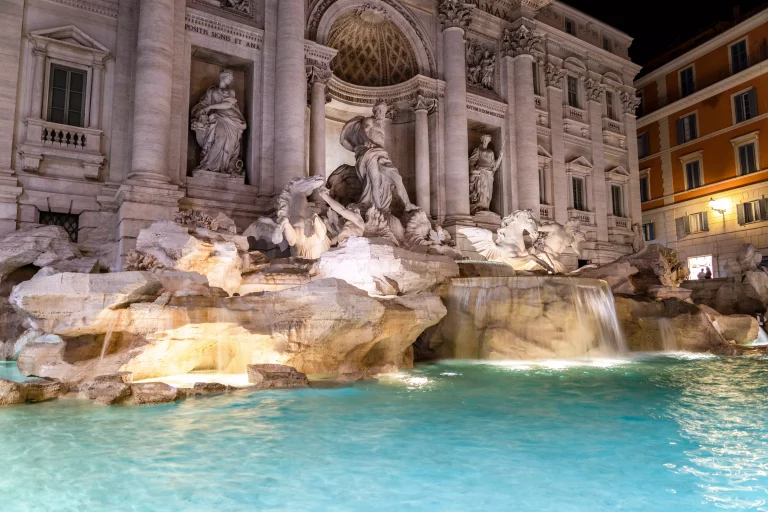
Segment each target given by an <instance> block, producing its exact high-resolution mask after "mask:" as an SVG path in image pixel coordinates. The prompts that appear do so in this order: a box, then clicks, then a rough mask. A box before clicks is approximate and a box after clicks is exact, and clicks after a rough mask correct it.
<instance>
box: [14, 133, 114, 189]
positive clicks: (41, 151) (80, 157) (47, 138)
mask: <svg viewBox="0 0 768 512" xmlns="http://www.w3.org/2000/svg"><path fill="white" fill-rule="evenodd" d="M26 125H27V133H26V138H25V141H24V142H23V143H22V144H21V145H20V147H19V153H20V155H21V159H22V168H23V169H24V170H25V171H29V172H37V171H38V170H39V168H40V162H41V161H42V160H43V158H47V157H52V158H63V159H67V160H76V161H79V162H80V163H81V165H82V166H83V175H84V177H86V178H90V179H97V178H98V176H99V169H100V168H101V166H102V164H103V163H104V159H105V158H104V155H103V154H101V152H100V147H101V136H102V133H103V132H102V131H101V130H97V129H94V128H80V127H78V126H69V125H66V124H58V123H52V122H50V121H45V120H43V119H38V118H27V119H26Z"/></svg>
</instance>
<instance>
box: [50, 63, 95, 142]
mask: <svg viewBox="0 0 768 512" xmlns="http://www.w3.org/2000/svg"><path fill="white" fill-rule="evenodd" d="M85 83H86V72H85V71H83V70H79V69H71V68H66V67H64V66H58V65H55V64H54V65H52V66H51V78H50V84H51V85H50V91H49V94H48V120H49V121H51V122H54V123H59V124H68V125H71V126H80V127H82V126H83V122H84V121H85V119H84V117H85Z"/></svg>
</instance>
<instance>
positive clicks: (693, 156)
mask: <svg viewBox="0 0 768 512" xmlns="http://www.w3.org/2000/svg"><path fill="white" fill-rule="evenodd" d="M694 162H698V163H699V182H700V184H699V186H698V187H691V186H690V183H689V182H688V164H691V163H694ZM680 163H681V164H682V166H683V183H684V185H685V192H688V191H690V190H695V189H697V188H701V187H703V186H704V185H705V184H706V180H705V179H704V151H703V150H700V151H696V152H693V153H689V154H687V155H683V156H681V157H680Z"/></svg>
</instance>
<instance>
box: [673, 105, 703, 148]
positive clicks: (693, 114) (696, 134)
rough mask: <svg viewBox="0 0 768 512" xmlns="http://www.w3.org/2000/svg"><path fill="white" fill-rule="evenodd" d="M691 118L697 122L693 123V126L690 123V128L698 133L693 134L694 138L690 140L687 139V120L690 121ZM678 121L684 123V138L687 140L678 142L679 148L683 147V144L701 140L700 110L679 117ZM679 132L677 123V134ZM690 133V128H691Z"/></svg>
mask: <svg viewBox="0 0 768 512" xmlns="http://www.w3.org/2000/svg"><path fill="white" fill-rule="evenodd" d="M689 117H693V118H694V121H695V122H694V123H693V125H690V123H689V126H693V129H694V131H695V132H696V133H695V134H693V136H692V137H691V138H690V139H686V138H685V120H686V119H688V118H689ZM677 119H678V121H682V123H683V138H684V139H685V140H682V141H681V140H678V141H677V145H678V146H681V145H683V144H687V143H688V142H691V141H694V140H696V139H698V138H699V135H700V132H699V111H698V110H694V111H692V112H688V113H687V114H685V115H682V116H680V117H678V118H677ZM677 131H678V130H677V122H676V123H675V132H677ZM689 131H690V128H689ZM677 135H678V139H679V133H678V134H677Z"/></svg>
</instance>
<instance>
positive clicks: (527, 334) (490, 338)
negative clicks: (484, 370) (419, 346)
mask: <svg viewBox="0 0 768 512" xmlns="http://www.w3.org/2000/svg"><path fill="white" fill-rule="evenodd" d="M443 300H444V302H445V305H446V308H447V309H448V314H447V315H446V317H445V318H444V319H443V321H442V322H441V324H440V326H439V327H438V329H437V331H436V333H435V335H434V336H433V338H432V341H431V346H432V347H433V348H434V349H435V351H436V353H437V354H438V356H439V357H443V358H459V359H496V360H499V359H550V358H584V357H587V358H590V357H611V356H616V355H621V354H624V353H626V352H627V345H626V342H625V340H624V336H623V334H622V332H621V328H620V326H619V322H618V319H617V317H616V309H615V306H614V301H613V294H612V293H611V290H610V288H609V287H608V285H607V284H606V283H605V282H604V281H600V280H597V279H585V278H577V277H561V276H518V277H473V278H459V279H453V280H452V281H451V284H450V286H448V287H447V289H446V291H445V292H444V293H443Z"/></svg>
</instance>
